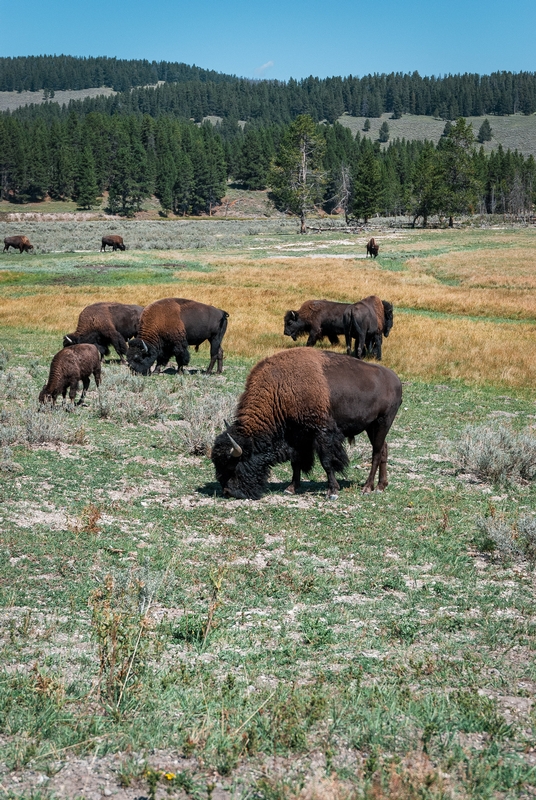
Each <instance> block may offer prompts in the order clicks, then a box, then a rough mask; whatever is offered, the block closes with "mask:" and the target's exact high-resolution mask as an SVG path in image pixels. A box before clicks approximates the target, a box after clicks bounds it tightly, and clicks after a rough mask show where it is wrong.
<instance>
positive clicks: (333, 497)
mask: <svg viewBox="0 0 536 800" xmlns="http://www.w3.org/2000/svg"><path fill="white" fill-rule="evenodd" d="M338 497H339V495H338V494H337V492H328V500H337V499H338Z"/></svg>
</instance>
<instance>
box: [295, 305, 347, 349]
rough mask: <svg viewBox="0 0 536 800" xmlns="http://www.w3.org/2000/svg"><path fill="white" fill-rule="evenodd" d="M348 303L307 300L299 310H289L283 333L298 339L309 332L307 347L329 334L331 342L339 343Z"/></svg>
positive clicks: (312, 345)
mask: <svg viewBox="0 0 536 800" xmlns="http://www.w3.org/2000/svg"><path fill="white" fill-rule="evenodd" d="M347 308H348V303H336V302H334V301H333V300H306V301H305V303H302V305H301V306H300V308H299V309H298V310H297V311H287V313H286V314H285V319H284V322H285V327H284V329H283V334H284V335H285V336H290V338H291V339H293V340H294V341H296V339H297V338H298V337H299V336H305V334H307V333H308V334H309V336H308V339H307V347H314V346H315V344H316V343H317V342H318V341H319V340H322V339H323V338H324V336H327V337H328V339H329V341H330V343H331V344H339V336H341V335H342V334H344V323H343V316H344V312H345V311H346V309H347Z"/></svg>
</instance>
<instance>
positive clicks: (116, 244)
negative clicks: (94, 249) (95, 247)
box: [100, 234, 126, 253]
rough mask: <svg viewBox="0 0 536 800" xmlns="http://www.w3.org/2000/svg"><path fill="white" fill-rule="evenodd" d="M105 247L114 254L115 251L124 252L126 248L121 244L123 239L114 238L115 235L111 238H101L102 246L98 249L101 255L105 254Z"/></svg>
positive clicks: (120, 237)
mask: <svg viewBox="0 0 536 800" xmlns="http://www.w3.org/2000/svg"><path fill="white" fill-rule="evenodd" d="M106 246H108V247H111V248H112V250H113V251H114V253H115V251H116V250H126V247H125V245H124V243H123V237H122V236H116V235H115V234H114V235H113V236H103V237H102V244H101V249H100V251H101V253H102V252H103V251H104V252H106Z"/></svg>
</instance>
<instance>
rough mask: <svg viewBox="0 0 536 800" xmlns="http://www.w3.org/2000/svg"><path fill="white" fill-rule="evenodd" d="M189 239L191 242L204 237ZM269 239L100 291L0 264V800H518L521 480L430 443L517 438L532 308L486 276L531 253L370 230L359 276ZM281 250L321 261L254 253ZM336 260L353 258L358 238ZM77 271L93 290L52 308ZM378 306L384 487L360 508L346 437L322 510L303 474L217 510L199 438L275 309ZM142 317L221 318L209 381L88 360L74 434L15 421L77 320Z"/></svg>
mask: <svg viewBox="0 0 536 800" xmlns="http://www.w3.org/2000/svg"><path fill="white" fill-rule="evenodd" d="M81 224H82V225H84V224H85V223H81ZM216 224H217V225H218V226H219V225H220V223H219V222H218V223H216ZM140 225H144V223H140ZM213 225H214V222H212V221H207V223H206V228H205V229H203V227H202V226H201V227H198V228H197V234H196V235H199V236H206V237H207V242H209V239H210V236H212V234H211V230H212V226H213ZM272 226H274V223H273V222H271V221H268V222H266V223H265V224H264V223H263V224H261V223H258V227H259V229H260V232H257V233H250V234H248V233H247V232H245V231H242V230H241V228H240V227H238V228H237V229H236V232H234V233H233V231H232V230H231V229H228V228H223V229H221V230H222V231H224V233H225V236H223V237H221V239H220V240H219V244H218V245H217V246H213V245H212V244H210V242H209V243H208V244H207V246H206V247H205V248H202V249H200V248H195V249H190V250H189V249H187V248H186V249H185V250H184V251H181V252H180V253H179V252H178V251H177V254H175V253H174V252H165V251H159V250H152V251H150V252H144V251H142V250H136V251H127V253H126V254H124V253H121V254H115V255H112V254H109V257H108V256H107V258H106V262H105V264H106V265H107V267H108V268H107V269H106V270H103V271H102V272H98V273H96V271H94V270H90V269H89V267H88V265H89V264H91V263H96V258H95V253H93V254H72V253H65V252H64V253H62V252H60V253H56V254H53V253H44V254H39V253H38V254H36V255H35V256H32V257H31V259H30V258H28V259H27V260H26V261H24V262H22V259H18V258H14V257H11V256H10V258H9V261H8V260H7V259H5V260H3V261H2V262H0V263H1V265H2V269H0V293H1V297H2V300H1V305H0V325H1V328H0V333H1V336H0V342H1V347H2V350H1V351H0V355H2V359H1V362H0V363H1V369H0V433H1V434H2V435H3V436H4V441H5V444H4V445H3V446H2V449H1V450H0V471H1V473H2V481H1V482H0V504H1V505H0V544H1V546H0V576H2V580H1V581H0V615H1V619H2V626H1V627H0V730H1V731H2V733H1V737H2V738H1V742H2V757H1V759H0V784H1V785H2V787H3V791H4V793H5V794H6V796H8V797H17V796H18V797H20V796H23V797H33V798H37V797H40V798H43V800H44V798H47V800H48V798H52V797H53V796H54V795H59V796H70V797H75V796H77V797H86V798H89V797H90V796H93V793H94V792H95V791H96V790H97V789H99V791H100V790H101V789H102V787H105V786H106V787H108V788H109V790H110V791H113V793H114V796H117V797H118V798H119V799H120V800H122V799H123V798H125V800H126V798H127V797H130V798H131V797H133V796H136V797H138V796H146V797H153V796H154V797H159V798H160V797H164V796H167V792H168V790H169V792H170V793H171V796H176V797H197V798H208V797H211V796H213V797H216V796H217V794H218V792H220V791H223V790H226V791H227V792H228V794H229V795H230V796H232V797H236V798H243V800H245V799H246V798H253V797H255V798H264V799H265V800H274V798H285V800H294V799H296V800H298V798H300V799H301V800H315V798H318V799H320V798H322V800H324V798H328V800H329V799H330V798H333V800H343V798H352V799H353V798H356V799H357V798H363V799H364V798H371V800H372V798H376V799H378V798H387V797H389V798H401V800H405V798H408V799H409V798H412V799H413V798H418V797H419V798H422V797H432V798H436V797H437V798H446V797H471V798H473V797H475V798H499V797H500V798H514V797H527V798H528V797H529V796H531V792H532V793H533V792H534V790H535V789H536V774H535V772H536V771H535V766H536V762H535V756H534V734H535V728H536V717H535V716H534V706H533V704H532V697H533V694H534V688H535V687H536V671H535V667H534V664H535V659H534V653H535V650H536V628H535V626H534V619H535V618H536V604H535V599H534V587H533V572H532V566H531V565H532V561H531V559H532V550H530V552H529V551H528V550H526V551H525V550H522V549H520V548H519V547H518V548H517V549H516V548H515V547H511V548H510V550H508V545H509V542H510V541H514V543H515V542H516V541H518V540H517V539H516V537H517V536H518V534H519V531H521V533H522V535H523V536H525V538H526V541H527V542H529V538H527V536H529V534H530V536H532V537H533V525H534V522H533V520H534V508H535V500H536V497H535V486H534V480H533V479H531V478H530V476H529V477H525V478H520V477H519V476H517V477H514V479H512V480H508V481H506V482H497V483H496V484H494V483H493V482H491V481H490V480H489V478H486V477H485V475H482V476H480V477H479V476H477V475H476V474H474V473H473V472H472V470H471V469H468V468H466V465H465V464H464V465H459V464H458V463H457V462H456V459H455V458H454V456H451V455H449V448H446V447H445V443H446V442H447V443H450V447H451V448H455V446H456V445H457V444H458V443H459V442H460V441H461V440H462V437H463V432H464V431H465V430H466V429H467V426H468V425H470V426H471V430H472V431H473V432H474V431H478V430H481V429H486V430H487V429H490V428H494V429H495V428H496V427H497V425H498V423H500V422H502V421H503V420H507V422H508V429H509V430H511V431H512V436H514V435H521V434H525V435H530V436H532V437H533V435H534V434H533V431H534V413H535V411H534V391H533V389H534V381H533V378H532V377H531V370H533V369H534V361H533V359H534V355H533V352H532V351H533V350H534V348H533V347H532V348H531V346H530V343H531V341H533V337H534V309H533V308H532V311H531V304H530V302H525V301H524V299H525V297H526V295H528V289H525V288H523V287H524V284H523V286H521V285H520V283H519V281H520V279H522V280H523V281H526V280H527V279H530V274H529V271H527V270H525V267H524V264H525V261H524V259H523V257H522V256H521V255H520V256H519V257H517V256H516V257H512V258H510V253H511V252H516V251H517V250H519V251H520V253H522V252H524V253H526V254H527V258H529V259H530V254H531V248H532V243H533V238H532V237H533V235H534V234H533V233H532V232H531V231H519V230H518V231H496V230H492V231H480V230H474V231H472V230H461V231H453V232H435V231H434V232H418V231H415V232H411V231H409V232H404V233H400V232H398V233H396V234H395V233H394V232H393V233H392V235H387V233H385V234H384V235H383V236H382V238H381V243H382V249H381V250H380V257H379V258H378V260H377V261H376V262H374V263H373V264H371V263H370V262H369V263H367V262H365V261H362V260H359V259H357V258H354V259H351V260H349V259H340V258H339V259H337V258H334V257H333V256H334V255H337V253H333V250H337V249H341V245H340V244H337V243H336V242H337V241H340V238H341V237H340V236H336V235H335V234H333V235H332V236H331V238H330V237H329V236H327V235H325V236H324V235H320V236H319V237H318V238H315V237H302V238H301V239H300V237H298V236H293V234H291V233H289V232H287V231H286V230H283V231H281V233H279V234H278V233H277V231H276V230H275V229H274V228H273V227H272ZM62 230H64V229H61V228H60V229H59V230H58V233H57V237H58V239H59V240H61V231H62ZM132 230H133V231H134V230H135V229H134V228H133V229H132ZM144 230H145V229H144V228H143V227H142V228H140V229H139V230H138V232H137V233H135V232H134V233H133V235H136V236H139V237H140V238H143V236H144ZM226 237H228V238H226ZM260 238H262V239H263V240H264V241H263V242H262V250H261V251H257V250H254V251H252V250H251V249H250V248H252V247H257V246H258V245H259V239H260ZM305 238H307V242H309V245H308V246H311V248H313V247H314V246H315V244H317V243H319V244H327V245H328V247H323V248H321V249H320V248H318V247H317V248H316V250H314V249H313V250H312V251H311V252H313V253H315V254H316V255H318V254H319V253H320V255H324V254H325V252H326V250H327V251H328V253H329V252H331V257H330V258H320V257H313V258H310V257H304V256H303V254H301V253H298V254H297V255H295V256H293V257H292V259H290V258H287V259H281V258H280V257H279V258H273V256H275V255H278V253H280V251H279V250H278V249H277V248H278V247H279V246H280V245H282V244H292V245H294V246H296V247H297V246H298V245H299V243H300V242H301V241H303V239H305ZM362 238H363V239H364V238H365V237H362ZM346 247H347V249H348V250H349V251H350V252H353V253H355V255H358V254H359V253H360V252H361V250H362V246H361V239H360V238H358V237H356V238H355V239H354V240H353V244H352V246H350V245H347V246H346ZM481 252H485V253H486V254H487V255H486V257H485V258H482V259H481V258H480V253H481ZM493 253H495V255H496V259H495V261H494V260H493ZM463 254H465V257H463ZM100 259H102V256H101V257H100V258H99V263H100ZM175 260H176V261H177V263H176V264H174V266H171V267H168V266H164V265H166V264H173V262H174V261H175ZM179 262H180V263H179ZM21 263H22V264H23V266H21ZM393 263H396V264H399V265H400V269H399V270H397V271H393V270H392V269H390V266H392V264H393ZM501 263H502V264H503V265H507V266H505V268H504V272H505V275H507V276H508V278H507V280H506V279H505V280H504V281H503V282H502V284H501V285H498V282H497V280H496V276H497V275H498V274H499V265H500V264H501ZM114 265H122V266H120V267H119V266H117V268H116V267H115V266H114ZM475 270H479V273H478V279H479V284H481V285H480V286H479V287H478V288H477V287H474V286H473V285H471V281H472V276H473V275H474V274H476V273H475ZM79 274H83V275H84V276H86V275H92V276H95V275H97V276H98V278H95V279H94V280H92V281H91V282H88V283H86V282H85V278H84V282H83V283H80V284H79V283H76V282H74V285H72V284H71V281H73V280H74V279H76V277H77V276H78V275H79ZM445 275H447V276H448V279H449V280H454V281H456V282H457V283H456V284H452V283H444V278H445ZM112 277H113V280H112ZM1 278H3V279H4V280H1ZM56 279H61V280H58V282H56ZM372 291H377V292H378V293H379V294H380V295H381V296H382V297H386V298H388V299H393V298H395V327H394V328H393V331H392V334H391V336H390V337H389V339H388V340H387V341H386V342H385V347H384V358H385V362H384V363H385V364H387V365H388V366H393V367H394V368H395V369H396V370H397V371H399V372H400V373H401V374H402V376H403V378H404V400H403V405H402V408H401V410H400V412H399V415H398V417H397V419H396V421H395V424H394V426H393V429H392V431H391V433H390V435H389V442H390V456H389V481H390V483H389V487H388V489H387V491H386V492H385V493H383V494H378V495H368V496H363V495H362V494H361V491H360V490H361V486H362V484H363V482H364V480H365V477H366V474H367V472H368V468H367V463H368V461H369V459H370V447H369V445H368V444H367V442H365V441H364V440H362V439H361V440H360V439H358V440H357V443H356V445H355V447H353V448H351V449H350V462H351V464H350V469H349V470H348V474H347V476H346V478H345V480H343V481H342V491H341V493H340V496H339V500H338V501H337V502H335V503H334V502H329V501H327V500H326V499H325V496H324V490H325V475H324V474H323V473H322V470H321V469H319V468H318V466H316V467H315V470H314V472H313V473H312V475H311V476H310V478H311V480H310V482H309V483H305V484H304V490H303V492H302V493H300V494H298V495H296V496H293V497H291V496H289V495H285V494H284V493H283V491H282V490H283V488H284V486H285V485H286V482H287V483H288V478H289V474H290V468H289V465H288V464H286V465H281V466H280V467H278V468H277V469H275V470H274V472H273V476H272V482H271V484H270V491H269V492H268V494H267V495H266V496H265V497H264V498H263V499H262V500H260V501H258V502H251V501H228V500H225V499H224V498H222V497H221V495H220V494H219V489H218V486H217V484H216V483H215V480H214V473H213V469H212V465H211V463H210V461H209V459H208V458H207V456H206V455H205V452H206V443H207V441H210V437H211V436H213V433H214V431H216V430H218V429H219V428H220V426H221V419H223V417H224V416H226V414H227V413H228V410H229V409H231V410H232V406H233V403H234V398H235V397H236V396H237V394H238V393H239V392H240V391H241V389H242V388H243V385H244V381H245V377H246V375H247V372H248V370H249V368H250V366H251V365H252V364H253V363H254V362H255V361H256V360H257V359H258V358H259V357H261V356H263V355H266V354H268V353H270V352H273V351H274V350H276V349H280V348H281V347H285V346H289V345H290V344H291V343H290V342H288V341H286V340H285V339H283V337H282V335H281V333H282V330H281V329H282V316H283V313H284V310H285V309H286V308H287V307H289V308H291V307H297V305H298V304H299V302H301V300H302V299H306V298H307V297H313V296H315V295H324V296H328V297H331V298H333V299H344V298H345V297H348V296H350V297H353V296H354V293H355V295H356V299H357V297H360V296H364V295H365V294H367V293H370V292H372ZM166 294H173V295H179V296H180V295H183V296H184V295H186V296H193V297H195V298H196V299H200V300H204V301H206V302H213V303H214V304H216V305H219V306H221V307H223V308H226V309H227V310H228V311H229V312H230V314H231V316H230V319H229V330H228V333H227V335H226V338H225V340H224V348H225V351H226V360H225V368H224V373H223V375H222V376H216V375H215V376H208V377H207V376H206V375H204V374H202V373H201V371H200V370H201V368H202V367H206V364H207V362H208V353H207V350H206V349H205V348H201V350H200V352H199V354H195V353H192V366H193V367H194V368H195V369H196V370H198V371H196V372H192V373H191V374H186V375H184V376H183V377H181V376H177V375H174V374H162V375H160V376H152V377H149V378H140V377H135V376H130V375H129V374H128V372H127V371H126V370H125V368H124V367H121V366H120V365H118V364H115V363H110V364H106V365H105V366H104V371H103V372H104V382H103V387H102V390H101V398H100V401H99V398H98V396H97V392H96V391H95V389H94V387H92V389H91V391H90V392H89V394H88V402H87V405H86V406H82V407H80V408H77V409H76V410H75V411H74V412H72V413H70V414H67V413H66V412H64V411H62V410H61V409H59V408H58V409H57V410H56V411H54V412H50V413H47V414H44V413H41V414H39V413H38V412H37V411H36V407H37V394H38V391H39V389H40V388H41V386H42V384H43V382H44V380H45V379H46V375H47V372H48V366H49V363H50V358H51V355H52V354H53V353H54V352H55V350H56V349H57V348H58V347H59V346H60V343H61V334H62V333H63V332H65V331H66V330H67V329H69V328H72V325H73V322H75V321H76V315H77V313H78V310H79V309H80V308H81V307H82V305H84V304H85V303H87V302H90V301H92V300H96V299H105V298H109V299H114V298H117V299H122V300H124V301H125V302H128V301H129V300H139V301H140V302H144V303H145V302H149V301H150V300H151V299H156V297H161V296H165V295H166ZM397 312H398V313H397ZM531 337H532V338H531ZM300 346H302V345H300ZM8 356H9V357H8ZM220 417H221V419H220ZM30 418H31V419H32V424H31V425H30V426H28V425H25V424H24V420H27V419H30ZM41 419H42V420H43V422H41ZM211 426H212V427H211ZM531 426H532V431H531ZM47 431H48V433H47V435H46V436H45V433H46V432H47ZM466 450H467V448H466ZM464 452H465V451H464ZM451 457H452V458H454V460H453V461H451V460H449V459H450V458H451ZM468 463H469V462H468ZM462 467H463V471H461V469H462ZM483 520H484V521H487V522H484V523H483V522H482V521H483ZM490 520H497V521H498V522H499V521H503V527H501V526H499V525H498V524H497V525H495V526H494V525H493V524H492V523H491V522H490ZM526 531H528V534H527V533H525V532H526ZM490 535H491V536H495V540H494V541H495V549H493V548H491V547H490V546H489V540H490ZM508 537H510V538H508ZM523 541H525V539H523ZM527 547H529V545H527ZM532 547H533V539H530V548H532ZM99 787H100V788H99ZM115 793H117V794H115Z"/></svg>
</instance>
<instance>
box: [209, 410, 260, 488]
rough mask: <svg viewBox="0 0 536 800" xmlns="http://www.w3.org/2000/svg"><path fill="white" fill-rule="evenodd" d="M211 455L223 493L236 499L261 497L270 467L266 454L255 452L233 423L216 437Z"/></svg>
mask: <svg viewBox="0 0 536 800" xmlns="http://www.w3.org/2000/svg"><path fill="white" fill-rule="evenodd" d="M261 449H262V448H261ZM211 458H212V463H213V464H214V469H215V471H216V478H217V480H218V481H219V482H220V484H221V487H222V489H223V493H224V494H225V495H228V496H229V497H236V498H238V499H239V500H258V499H259V498H260V497H262V494H263V492H264V490H265V487H266V482H267V479H268V473H269V470H270V463H269V459H268V458H267V454H266V453H262V452H260V451H259V452H257V448H254V447H253V444H252V440H251V439H250V438H249V437H246V436H244V435H243V434H240V433H238V432H237V429H236V425H233V426H232V427H231V428H229V429H228V430H226V431H225V432H224V433H220V435H219V436H217V437H216V440H215V442H214V446H213V448H212V453H211Z"/></svg>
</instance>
